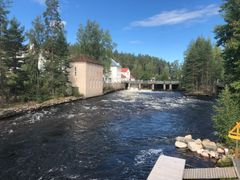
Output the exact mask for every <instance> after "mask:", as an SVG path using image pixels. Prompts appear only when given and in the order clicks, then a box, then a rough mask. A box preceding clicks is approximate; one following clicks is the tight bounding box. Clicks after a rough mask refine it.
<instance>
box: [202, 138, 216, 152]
mask: <svg viewBox="0 0 240 180" xmlns="http://www.w3.org/2000/svg"><path fill="white" fill-rule="evenodd" d="M202 145H203V147H204V148H205V149H208V150H212V151H216V150H217V145H216V143H215V142H212V141H210V140H208V139H204V140H203V141H202Z"/></svg>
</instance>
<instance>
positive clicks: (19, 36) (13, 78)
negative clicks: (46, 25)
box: [5, 18, 25, 100]
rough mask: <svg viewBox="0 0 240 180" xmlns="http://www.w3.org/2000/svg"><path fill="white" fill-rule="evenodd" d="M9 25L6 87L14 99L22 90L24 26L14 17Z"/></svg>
mask: <svg viewBox="0 0 240 180" xmlns="http://www.w3.org/2000/svg"><path fill="white" fill-rule="evenodd" d="M9 26H10V27H9V29H8V31H7V35H6V36H7V42H6V44H5V46H6V66H7V68H8V71H7V85H6V87H8V88H9V95H11V96H14V99H15V100H16V98H17V96H19V95H21V94H22V92H23V91H24V89H23V83H22V82H23V81H22V79H21V73H22V69H21V66H22V64H23V63H24V54H25V45H24V44H23V43H24V41H25V37H24V27H22V26H21V25H20V23H19V22H18V21H17V20H16V19H15V18H13V19H12V20H11V21H10V22H9Z"/></svg>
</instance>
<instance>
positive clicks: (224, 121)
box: [213, 87, 240, 142]
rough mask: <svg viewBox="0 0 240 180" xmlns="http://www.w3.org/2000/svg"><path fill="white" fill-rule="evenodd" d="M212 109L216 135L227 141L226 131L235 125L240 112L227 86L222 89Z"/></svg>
mask: <svg viewBox="0 0 240 180" xmlns="http://www.w3.org/2000/svg"><path fill="white" fill-rule="evenodd" d="M213 109H214V116H213V121H214V127H215V129H216V130H217V131H218V136H219V138H220V139H221V140H222V141H223V142H228V141H229V138H227V134H228V131H229V130H230V129H231V128H232V127H233V126H234V125H235V122H236V120H237V119H238V118H239V113H240V111H239V106H238V105H237V104H236V101H234V99H233V95H232V94H231V92H230V90H229V88H228V87H226V88H225V90H223V91H222V93H221V94H220V96H219V98H218V100H217V103H216V105H214V107H213Z"/></svg>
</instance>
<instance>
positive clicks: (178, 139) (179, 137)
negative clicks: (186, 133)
mask: <svg viewBox="0 0 240 180" xmlns="http://www.w3.org/2000/svg"><path fill="white" fill-rule="evenodd" d="M176 141H180V142H185V138H184V137H182V136H178V137H176Z"/></svg>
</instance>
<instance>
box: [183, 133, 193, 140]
mask: <svg viewBox="0 0 240 180" xmlns="http://www.w3.org/2000/svg"><path fill="white" fill-rule="evenodd" d="M184 138H185V140H186V139H192V135H191V134H188V135H186V136H185V137H184Z"/></svg>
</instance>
